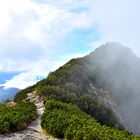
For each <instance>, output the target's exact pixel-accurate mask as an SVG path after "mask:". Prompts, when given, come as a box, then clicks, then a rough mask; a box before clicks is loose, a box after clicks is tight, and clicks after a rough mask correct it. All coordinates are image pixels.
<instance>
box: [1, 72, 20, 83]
mask: <svg viewBox="0 0 140 140" xmlns="http://www.w3.org/2000/svg"><path fill="white" fill-rule="evenodd" d="M19 73H20V72H0V84H4V83H5V82H6V81H8V80H10V79H11V78H12V77H14V76H16V75H18V74H19Z"/></svg>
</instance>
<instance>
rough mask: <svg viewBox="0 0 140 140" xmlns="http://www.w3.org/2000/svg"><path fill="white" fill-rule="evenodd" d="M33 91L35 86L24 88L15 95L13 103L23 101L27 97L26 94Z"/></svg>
mask: <svg viewBox="0 0 140 140" xmlns="http://www.w3.org/2000/svg"><path fill="white" fill-rule="evenodd" d="M34 90H35V85H34V86H30V87H27V88H25V89H23V90H21V91H19V92H18V93H17V94H16V95H15V97H14V101H15V102H18V103H19V102H22V101H24V99H25V98H26V97H27V93H30V92H32V91H34Z"/></svg>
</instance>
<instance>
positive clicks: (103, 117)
mask: <svg viewBox="0 0 140 140" xmlns="http://www.w3.org/2000/svg"><path fill="white" fill-rule="evenodd" d="M84 72H85V70H83V66H82V61H81V59H73V60H71V61H70V62H69V63H67V64H65V65H64V66H63V67H60V68H59V69H58V70H56V71H55V72H52V73H50V74H49V76H48V78H47V79H44V80H42V81H40V82H38V83H37V85H36V91H37V93H38V94H40V95H44V96H47V98H51V99H55V100H58V101H62V102H65V103H71V104H74V105H76V106H77V107H79V108H80V109H82V110H83V111H85V112H86V113H88V114H89V115H91V116H93V117H94V118H95V119H97V121H98V122H100V123H101V124H103V125H104V124H105V125H108V126H110V127H115V128H117V129H119V130H122V129H123V127H122V125H121V124H120V123H119V120H118V119H117V117H116V116H115V114H114V112H113V111H112V110H111V109H110V108H108V107H106V106H105V105H104V104H103V103H101V102H99V100H98V99H97V98H96V96H95V95H93V94H91V93H90V92H89V90H88V89H89V85H90V83H91V79H89V77H87V74H86V73H84ZM92 82H94V80H93V79H92Z"/></svg>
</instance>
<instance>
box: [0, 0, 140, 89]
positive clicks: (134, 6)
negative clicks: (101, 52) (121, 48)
mask: <svg viewBox="0 0 140 140" xmlns="http://www.w3.org/2000/svg"><path fill="white" fill-rule="evenodd" d="M139 5H140V1H139V0H133V1H132V0H123V1H122V0H106V1H104V0H12V1H11V0H4V1H0V21H1V22H0V61H1V63H0V74H1V72H5V73H9V72H10V73H14V74H12V75H11V76H10V77H9V78H8V79H7V78H6V79H7V81H6V82H5V83H4V86H6V87H18V88H24V87H27V86H29V85H32V84H34V83H36V81H38V80H39V79H41V78H42V77H46V76H47V74H48V73H49V72H50V71H53V70H55V69H57V68H58V67H59V66H61V65H63V64H64V63H65V62H67V61H68V60H70V59H72V58H75V57H82V56H84V55H86V54H88V53H90V52H91V51H94V50H95V48H97V47H98V46H100V45H101V44H104V43H106V42H110V41H117V42H119V43H121V44H123V45H125V46H129V47H131V49H132V50H133V51H134V52H135V53H136V55H138V56H140V48H139V46H140V41H139V36H140V27H139V25H140V15H139V13H140V8H139ZM15 72H16V73H15ZM0 76H1V77H2V75H0Z"/></svg>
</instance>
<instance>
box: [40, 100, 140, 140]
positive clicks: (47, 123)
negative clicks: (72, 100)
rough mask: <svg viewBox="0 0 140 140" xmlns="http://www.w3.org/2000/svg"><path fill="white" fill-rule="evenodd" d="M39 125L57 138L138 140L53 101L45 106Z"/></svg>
mask: <svg viewBox="0 0 140 140" xmlns="http://www.w3.org/2000/svg"><path fill="white" fill-rule="evenodd" d="M41 125H42V127H43V128H44V129H46V130H47V132H48V133H49V134H51V135H53V136H55V137H58V138H66V139H74V140H93V139H94V140H100V139H101V140H103V139H104V140H112V139H126V140H127V139H128V140H132V139H135V140H137V139H140V138H139V137H136V136H132V135H131V133H129V132H127V131H118V130H115V129H113V128H110V127H107V126H105V125H100V124H99V123H98V122H97V121H96V120H95V119H93V118H91V117H90V116H88V115H87V114H86V113H84V112H82V111H81V110H80V109H78V108H77V107H75V106H73V105H70V104H66V103H62V102H57V101H53V100H49V101H47V102H46V104H45V112H44V114H43V116H42V119H41Z"/></svg>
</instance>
